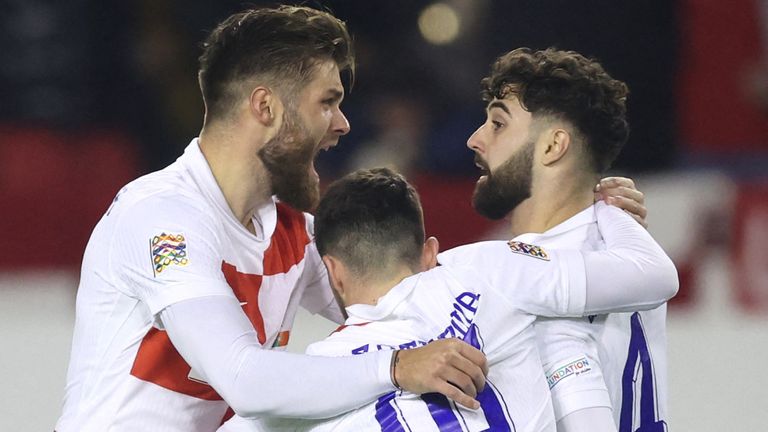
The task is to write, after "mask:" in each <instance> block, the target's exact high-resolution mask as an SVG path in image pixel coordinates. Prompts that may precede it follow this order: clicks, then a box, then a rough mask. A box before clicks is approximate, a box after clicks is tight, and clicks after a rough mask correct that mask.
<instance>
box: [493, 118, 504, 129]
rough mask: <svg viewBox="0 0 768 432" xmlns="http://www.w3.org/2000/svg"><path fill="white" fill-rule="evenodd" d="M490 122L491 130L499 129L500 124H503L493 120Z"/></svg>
mask: <svg viewBox="0 0 768 432" xmlns="http://www.w3.org/2000/svg"><path fill="white" fill-rule="evenodd" d="M491 124H492V125H493V130H499V129H501V127H502V126H504V125H503V124H502V123H501V122H497V121H495V120H493V121H491Z"/></svg>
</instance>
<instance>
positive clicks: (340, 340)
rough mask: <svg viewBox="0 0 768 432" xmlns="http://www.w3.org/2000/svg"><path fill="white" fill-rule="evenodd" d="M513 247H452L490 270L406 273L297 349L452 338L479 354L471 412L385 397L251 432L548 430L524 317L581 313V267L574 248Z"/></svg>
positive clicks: (270, 422)
mask: <svg viewBox="0 0 768 432" xmlns="http://www.w3.org/2000/svg"><path fill="white" fill-rule="evenodd" d="M520 246H521V245H520V244H511V243H508V242H482V243H477V244H473V245H469V246H463V247H460V248H457V249H459V250H458V251H457V250H454V251H453V253H456V254H458V255H459V256H473V257H476V259H479V260H483V261H485V262H486V263H487V265H489V266H493V268H494V271H493V272H477V271H475V269H474V268H472V267H467V266H461V265H458V264H456V265H451V266H441V267H437V268H435V269H433V270H430V271H427V272H424V273H420V274H417V275H414V276H412V277H409V278H407V279H405V280H404V281H403V282H401V283H400V284H399V285H397V286H395V287H394V288H392V290H391V291H390V292H389V293H387V294H386V295H385V296H383V297H381V298H380V299H379V301H378V303H377V304H376V305H375V306H371V305H353V306H351V307H348V308H347V312H348V313H349V319H348V320H347V322H346V324H345V325H344V326H341V327H339V329H338V330H337V331H336V332H334V333H333V334H331V335H330V336H329V337H328V338H327V339H325V340H324V341H321V342H318V343H315V344H313V345H310V347H309V348H308V351H307V352H308V353H309V354H313V355H323V356H342V355H349V354H360V353H364V352H369V351H372V350H389V349H409V348H414V347H418V346H422V345H425V344H427V343H428V342H429V341H431V340H434V339H438V338H446V337H458V338H462V339H464V340H465V341H467V342H469V343H471V344H472V345H474V346H475V347H478V348H480V349H481V350H482V351H483V352H484V353H485V355H486V356H487V360H488V366H489V369H490V372H489V374H488V381H487V385H486V387H485V390H484V391H483V392H482V393H480V395H478V400H479V401H480V404H481V409H479V410H477V411H472V410H468V409H465V408H462V407H460V406H457V405H456V404H454V403H452V402H449V401H448V400H447V399H446V398H445V397H443V396H441V395H439V394H426V395H421V396H419V395H414V394H410V393H403V392H392V393H389V394H386V395H384V396H382V397H380V398H378V399H377V400H376V401H375V402H373V403H371V404H368V405H366V406H364V407H362V408H359V409H357V410H355V411H352V412H350V413H347V414H344V415H342V416H339V417H335V418H332V419H329V420H325V421H312V420H295V419H262V420H261V421H260V423H259V425H258V426H259V428H260V429H259V428H257V430H265V431H286V430H291V431H294V430H312V431H331V430H333V431H408V430H410V431H420V432H421V431H447V430H450V431H485V430H492V431H517V432H529V431H531V432H532V431H554V430H555V421H554V414H553V411H552V404H551V399H550V396H549V391H548V388H547V383H546V380H545V379H544V375H543V374H542V373H541V360H540V358H539V356H538V353H537V349H536V344H535V340H534V338H535V334H534V331H533V327H532V325H533V322H534V320H535V316H534V314H537V313H541V314H547V315H562V314H571V315H573V314H578V313H579V311H580V310H581V311H583V308H584V304H585V303H584V302H585V298H584V294H585V291H584V287H583V286H582V284H584V283H585V279H584V269H583V264H582V263H579V262H578V260H572V259H569V258H567V257H568V255H566V252H568V253H576V254H578V252H575V251H545V250H543V249H541V248H538V247H535V246H532V245H526V246H528V247H529V249H528V250H527V251H526V252H521V251H520ZM448 253H451V252H448ZM561 253H562V254H561ZM570 256H572V257H573V256H575V255H570ZM339 385H342V386H343V385H344V383H339Z"/></svg>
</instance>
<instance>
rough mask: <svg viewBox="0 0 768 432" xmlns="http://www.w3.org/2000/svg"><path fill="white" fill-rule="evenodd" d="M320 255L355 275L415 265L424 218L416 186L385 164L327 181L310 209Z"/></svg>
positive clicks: (378, 273) (419, 251)
mask: <svg viewBox="0 0 768 432" xmlns="http://www.w3.org/2000/svg"><path fill="white" fill-rule="evenodd" d="M315 243H316V244H317V250H318V252H319V253H320V255H321V256H323V255H332V256H335V257H337V258H339V259H341V260H342V261H343V262H344V263H345V264H346V265H347V266H349V268H350V269H351V270H352V271H353V272H355V274H356V275H357V276H360V277H364V276H373V277H376V276H381V273H382V272H386V271H389V270H391V266H392V265H395V264H399V263H404V264H406V265H408V266H411V267H413V266H416V265H418V262H419V259H420V257H421V251H422V247H423V245H424V217H423V215H422V211H421V202H420V201H419V195H418V193H416V190H415V189H414V188H413V186H411V185H410V184H409V183H408V182H407V181H406V180H405V178H404V177H403V176H402V175H400V174H397V173H395V172H394V171H392V170H390V169H389V168H373V169H369V170H359V171H355V172H353V173H351V174H348V175H346V176H344V177H342V178H341V179H339V180H337V181H336V182H334V183H332V184H331V185H330V186H329V187H328V190H327V191H326V193H325V196H324V197H323V199H322V200H320V205H318V207H317V210H316V212H315Z"/></svg>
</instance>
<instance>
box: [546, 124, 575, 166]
mask: <svg viewBox="0 0 768 432" xmlns="http://www.w3.org/2000/svg"><path fill="white" fill-rule="evenodd" d="M545 139H546V142H545V143H544V144H545V145H544V155H543V157H542V158H541V163H543V164H544V165H545V166H549V165H552V164H554V163H555V162H557V161H559V160H560V159H562V158H563V156H565V154H566V153H568V150H569V148H570V147H571V144H572V142H571V133H570V132H568V131H567V130H565V129H562V128H555V129H551V130H548V131H547V132H546V136H545Z"/></svg>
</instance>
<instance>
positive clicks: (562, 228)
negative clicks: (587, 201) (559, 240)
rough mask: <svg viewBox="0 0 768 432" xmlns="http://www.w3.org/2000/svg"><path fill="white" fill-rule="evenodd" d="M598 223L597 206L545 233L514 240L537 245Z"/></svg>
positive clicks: (577, 214)
mask: <svg viewBox="0 0 768 432" xmlns="http://www.w3.org/2000/svg"><path fill="white" fill-rule="evenodd" d="M596 222H597V216H595V205H594V204H592V205H591V206H589V207H587V208H585V209H584V210H582V211H580V212H578V213H576V214H575V215H573V216H571V217H570V218H568V219H566V220H565V221H563V222H562V223H560V224H558V225H555V226H554V227H552V228H550V229H548V230H547V231H545V232H543V233H525V234H520V235H519V236H517V237H515V238H514V240H517V241H521V242H523V243H536V242H537V241H539V240H541V239H546V238H551V237H556V236H559V235H561V234H564V233H566V232H569V231H573V230H575V229H579V228H581V227H583V226H584V225H589V224H593V223H596Z"/></svg>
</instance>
